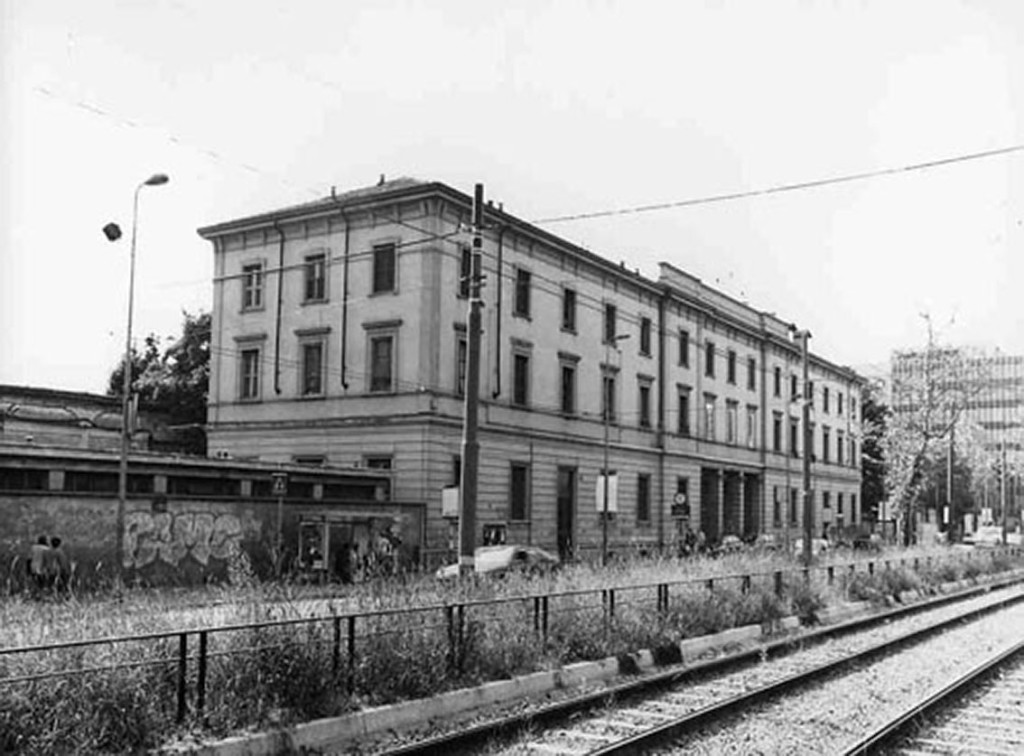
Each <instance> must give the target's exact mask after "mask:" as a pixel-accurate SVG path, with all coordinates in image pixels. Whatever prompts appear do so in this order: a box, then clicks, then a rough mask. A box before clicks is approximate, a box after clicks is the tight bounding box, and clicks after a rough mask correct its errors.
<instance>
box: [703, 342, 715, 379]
mask: <svg viewBox="0 0 1024 756" xmlns="http://www.w3.org/2000/svg"><path fill="white" fill-rule="evenodd" d="M704 375H706V376H707V377H708V378H714V377H715V342H713V341H707V342H705V343H704Z"/></svg>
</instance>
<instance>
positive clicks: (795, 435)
mask: <svg viewBox="0 0 1024 756" xmlns="http://www.w3.org/2000/svg"><path fill="white" fill-rule="evenodd" d="M789 453H790V455H792V456H794V457H799V456H800V422H799V421H798V420H797V419H796V418H790V419H789Z"/></svg>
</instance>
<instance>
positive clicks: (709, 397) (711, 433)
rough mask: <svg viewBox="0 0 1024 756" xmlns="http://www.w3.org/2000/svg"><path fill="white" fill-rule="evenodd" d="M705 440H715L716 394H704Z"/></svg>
mask: <svg viewBox="0 0 1024 756" xmlns="http://www.w3.org/2000/svg"><path fill="white" fill-rule="evenodd" d="M704 438H706V439H707V440H708V441H714V440H715V397H714V394H704Z"/></svg>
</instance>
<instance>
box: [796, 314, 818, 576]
mask: <svg viewBox="0 0 1024 756" xmlns="http://www.w3.org/2000/svg"><path fill="white" fill-rule="evenodd" d="M790 334H791V336H792V338H793V340H794V341H796V340H799V341H800V354H801V360H802V362H803V380H804V383H803V406H802V407H801V409H802V412H801V421H802V422H803V426H804V434H803V435H804V450H803V451H804V456H803V489H804V538H803V560H804V564H805V565H806V566H808V567H810V565H811V559H812V555H813V551H812V548H811V539H812V538H813V536H814V502H813V500H812V498H811V454H812V452H813V450H814V435H813V434H812V432H811V401H812V400H813V397H812V396H811V383H810V380H809V379H810V364H809V363H810V354H809V353H808V351H807V341H808V339H810V338H811V332H810V331H808V330H806V329H804V330H797V328H796V326H790Z"/></svg>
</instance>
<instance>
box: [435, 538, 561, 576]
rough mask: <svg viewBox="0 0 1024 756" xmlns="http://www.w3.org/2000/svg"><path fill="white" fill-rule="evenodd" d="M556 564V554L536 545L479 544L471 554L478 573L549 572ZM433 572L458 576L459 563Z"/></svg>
mask: <svg viewBox="0 0 1024 756" xmlns="http://www.w3.org/2000/svg"><path fill="white" fill-rule="evenodd" d="M558 564H559V560H558V557H557V556H555V555H554V554H552V553H551V552H549V551H545V550H544V549H542V548H540V547H538V546H515V545H508V546H480V547H478V548H477V549H476V551H475V552H474V554H473V571H474V572H476V574H478V575H490V576H499V575H506V574H508V573H510V572H527V573H538V572H549V571H550V570H553V569H554V568H555V567H557V566H558ZM434 574H435V577H438V578H454V577H458V575H459V565H458V564H448V565H445V566H444V567H441V568H440V569H438V571H437V572H436V573H434Z"/></svg>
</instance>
